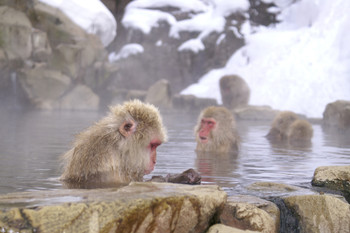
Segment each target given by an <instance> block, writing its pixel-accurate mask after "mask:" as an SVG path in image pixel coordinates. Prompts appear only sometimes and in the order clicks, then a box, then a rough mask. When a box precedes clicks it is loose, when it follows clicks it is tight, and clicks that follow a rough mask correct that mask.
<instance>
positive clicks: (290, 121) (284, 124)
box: [266, 111, 313, 145]
mask: <svg viewBox="0 0 350 233" xmlns="http://www.w3.org/2000/svg"><path fill="white" fill-rule="evenodd" d="M312 136H313V129H312V125H311V124H310V123H309V122H308V121H306V120H302V119H299V117H298V116H297V115H296V114H295V113H293V112H291V111H283V112H280V113H279V114H277V116H276V117H275V119H274V120H273V122H272V125H271V129H270V131H269V133H268V134H267V135H266V137H267V139H269V140H270V141H272V142H288V143H289V144H291V145H293V144H294V145H298V144H299V145H300V144H302V143H309V142H311V138H312Z"/></svg>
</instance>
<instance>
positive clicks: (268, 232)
mask: <svg viewBox="0 0 350 233" xmlns="http://www.w3.org/2000/svg"><path fill="white" fill-rule="evenodd" d="M219 219H220V222H221V223H223V224H225V225H227V226H230V227H234V228H238V229H242V230H250V231H257V232H264V233H277V232H279V224H280V211H279V209H278V207H277V206H276V205H275V204H274V203H272V202H269V201H266V200H263V199H260V198H257V197H254V196H244V195H240V196H230V197H228V200H227V203H226V205H225V207H224V209H223V211H222V213H221V214H220V216H219Z"/></svg>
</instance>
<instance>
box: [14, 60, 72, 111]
mask: <svg viewBox="0 0 350 233" xmlns="http://www.w3.org/2000/svg"><path fill="white" fill-rule="evenodd" d="M18 81H19V85H20V87H21V88H22V89H23V91H24V93H25V95H26V98H27V99H28V100H29V101H30V103H31V104H32V105H33V106H35V107H38V108H44V109H46V108H52V104H53V102H55V101H56V100H57V99H58V98H60V97H61V96H62V95H63V94H64V92H65V90H67V88H68V87H69V86H70V83H71V81H70V78H69V77H67V76H65V75H63V74H62V73H60V72H58V71H55V70H50V69H47V68H45V67H37V68H34V69H22V70H21V72H20V73H19V74H18Z"/></svg>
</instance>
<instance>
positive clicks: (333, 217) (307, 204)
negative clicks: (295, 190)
mask: <svg viewBox="0 0 350 233" xmlns="http://www.w3.org/2000/svg"><path fill="white" fill-rule="evenodd" d="M283 200H284V202H285V204H286V206H287V208H288V209H290V210H292V212H293V213H295V215H296V217H297V219H298V221H299V226H300V232H301V233H311V232H312V233H321V232H342V233H346V232H350V205H349V204H348V203H347V202H346V201H343V200H341V199H339V198H337V197H335V196H331V195H302V196H291V197H286V198H284V199H283Z"/></svg>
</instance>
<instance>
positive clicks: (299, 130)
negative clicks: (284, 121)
mask: <svg viewBox="0 0 350 233" xmlns="http://www.w3.org/2000/svg"><path fill="white" fill-rule="evenodd" d="M287 135H288V140H289V141H294V142H298V141H310V140H311V138H312V136H313V129H312V126H311V124H310V123H309V122H308V121H306V120H300V119H299V120H296V121H294V122H293V123H292V124H291V125H290V127H289V129H288V132H287Z"/></svg>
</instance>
